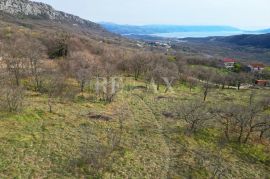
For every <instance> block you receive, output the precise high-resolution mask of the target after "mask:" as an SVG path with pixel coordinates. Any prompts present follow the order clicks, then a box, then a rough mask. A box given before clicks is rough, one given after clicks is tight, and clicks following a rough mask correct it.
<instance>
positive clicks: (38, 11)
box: [0, 0, 99, 28]
mask: <svg viewBox="0 0 270 179" xmlns="http://www.w3.org/2000/svg"><path fill="white" fill-rule="evenodd" d="M0 11H2V12H5V13H8V14H11V15H14V16H26V17H30V18H39V19H48V20H53V21H57V22H67V23H72V24H73V25H81V26H87V27H96V28H99V25H98V24H95V23H93V22H90V21H88V20H84V19H81V18H80V17H78V16H74V15H71V14H67V13H64V12H61V11H56V10H55V9H54V8H53V7H52V6H50V5H47V4H44V3H39V2H32V1H29V0H0Z"/></svg>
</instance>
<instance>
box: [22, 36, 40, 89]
mask: <svg viewBox="0 0 270 179" xmlns="http://www.w3.org/2000/svg"><path fill="white" fill-rule="evenodd" d="M25 45H26V47H27V51H26V55H27V57H28V58H27V59H28V60H29V71H30V74H31V77H32V78H33V80H34V83H35V91H40V90H41V88H42V75H43V69H42V58H44V57H45V55H44V54H45V47H44V46H43V45H42V44H41V43H40V42H39V41H37V40H29V41H27V42H26V44H25Z"/></svg>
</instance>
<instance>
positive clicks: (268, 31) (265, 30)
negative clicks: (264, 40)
mask: <svg viewBox="0 0 270 179" xmlns="http://www.w3.org/2000/svg"><path fill="white" fill-rule="evenodd" d="M260 32H262V33H270V29H264V30H261V31H260Z"/></svg>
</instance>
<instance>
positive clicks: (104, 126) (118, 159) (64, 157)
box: [0, 80, 270, 178]
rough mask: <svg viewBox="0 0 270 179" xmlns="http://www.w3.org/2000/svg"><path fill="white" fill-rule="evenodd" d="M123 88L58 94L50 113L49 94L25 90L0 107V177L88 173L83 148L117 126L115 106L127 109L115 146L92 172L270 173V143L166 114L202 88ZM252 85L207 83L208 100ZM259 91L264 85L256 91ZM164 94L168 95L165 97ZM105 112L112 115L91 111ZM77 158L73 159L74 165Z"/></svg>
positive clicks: (238, 97)
mask: <svg viewBox="0 0 270 179" xmlns="http://www.w3.org/2000/svg"><path fill="white" fill-rule="evenodd" d="M126 84H127V85H126V87H125V90H124V92H122V93H119V94H118V96H117V97H116V99H115V101H114V102H113V103H111V104H103V103H99V102H95V103H93V102H91V101H89V100H87V99H85V98H78V99H76V100H75V101H74V102H70V101H56V102H55V104H54V106H53V113H49V112H48V106H47V97H46V96H43V95H39V94H28V96H27V98H26V99H27V100H26V101H25V104H26V105H25V106H26V107H25V108H24V109H23V110H22V111H21V112H19V113H17V114H7V113H4V112H1V113H0V116H1V120H0V146H1V147H0V177H1V178H29V177H30V178H83V177H86V178H87V177H88V178H91V176H92V175H93V173H91V171H89V166H87V165H85V164H83V163H80V161H81V158H82V157H84V156H82V155H83V153H82V148H87V149H91V150H92V149H95V148H96V147H97V146H101V147H103V148H98V149H104V147H109V144H110V143H109V142H108V136H107V134H108V131H110V130H113V131H116V132H117V133H119V132H120V124H119V119H120V118H121V116H120V113H119V112H118V111H119V108H120V107H121V106H122V107H124V108H125V109H126V111H127V112H126V114H125V116H124V122H123V131H122V132H121V142H120V145H119V146H118V147H117V148H116V149H115V150H114V151H113V152H112V154H111V155H110V156H109V157H108V158H106V160H105V162H104V163H105V164H106V165H105V164H104V166H106V167H103V168H102V169H100V171H94V172H97V173H98V174H97V175H96V176H97V178H190V177H192V178H210V177H213V176H214V173H215V171H217V170H218V171H219V172H217V173H218V174H220V175H223V176H224V177H225V178H263V177H266V178H267V176H268V175H267V174H268V173H269V172H270V169H269V166H270V165H269V159H270V155H269V150H270V149H269V147H267V146H265V145H251V144H248V145H242V146H237V145H235V144H230V143H223V142H221V137H222V132H221V131H219V130H217V129H215V128H213V127H209V128H206V129H203V130H200V131H199V132H198V133H196V134H195V135H191V136H187V135H186V134H185V125H186V124H185V122H184V121H182V120H175V119H171V118H168V117H165V116H164V115H163V112H164V111H170V109H171V108H172V106H174V105H177V104H179V103H180V102H181V101H185V100H189V99H193V98H202V92H201V90H200V89H199V88H196V89H193V90H192V91H191V92H190V90H189V89H188V88H187V87H185V86H184V85H179V86H178V87H177V88H176V89H175V93H169V94H164V93H163V92H162V91H164V90H162V89H161V92H159V93H157V94H155V93H151V92H143V90H142V89H136V88H134V87H135V86H140V85H144V84H143V83H141V82H134V81H132V80H131V81H127V82H126ZM250 93H251V91H250V90H241V91H237V90H218V89H215V90H212V91H210V93H209V98H208V103H209V104H213V105H217V104H219V102H220V101H235V102H239V103H246V102H248V100H249V97H248V96H249V94H250ZM258 93H260V94H264V93H265V94H267V93H268V91H264V90H260V91H258ZM164 96H166V98H164ZM89 113H98V114H106V115H108V116H111V117H112V120H109V121H102V120H95V119H91V118H89V116H88V114H89ZM74 163H76V165H75V164H74Z"/></svg>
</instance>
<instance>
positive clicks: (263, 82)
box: [255, 80, 270, 86]
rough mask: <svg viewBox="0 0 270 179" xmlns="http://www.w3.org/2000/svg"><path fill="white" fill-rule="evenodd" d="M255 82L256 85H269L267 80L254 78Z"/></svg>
mask: <svg viewBox="0 0 270 179" xmlns="http://www.w3.org/2000/svg"><path fill="white" fill-rule="evenodd" d="M255 84H256V85H258V86H269V85H270V83H269V81H268V80H256V81H255Z"/></svg>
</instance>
